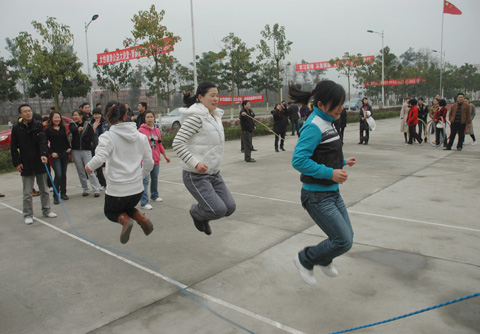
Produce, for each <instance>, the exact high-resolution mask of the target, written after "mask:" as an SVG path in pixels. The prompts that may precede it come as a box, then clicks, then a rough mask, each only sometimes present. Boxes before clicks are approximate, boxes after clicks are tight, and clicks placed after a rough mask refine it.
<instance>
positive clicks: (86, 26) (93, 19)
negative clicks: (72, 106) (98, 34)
mask: <svg viewBox="0 0 480 334" xmlns="http://www.w3.org/2000/svg"><path fill="white" fill-rule="evenodd" d="M96 19H98V14H95V15H93V16H92V19H91V20H90V22H88V24H87V23H85V43H86V46H87V69H88V80H92V76H91V74H90V59H89V57H88V34H87V31H88V27H89V26H90V23H92V22H93V21H95V20H96ZM90 107H91V108H93V88H92V86H90Z"/></svg>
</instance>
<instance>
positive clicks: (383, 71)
mask: <svg viewBox="0 0 480 334" xmlns="http://www.w3.org/2000/svg"><path fill="white" fill-rule="evenodd" d="M367 32H369V33H371V34H377V35H380V36H382V108H383V107H385V48H384V43H383V30H382V32H377V31H373V30H367Z"/></svg>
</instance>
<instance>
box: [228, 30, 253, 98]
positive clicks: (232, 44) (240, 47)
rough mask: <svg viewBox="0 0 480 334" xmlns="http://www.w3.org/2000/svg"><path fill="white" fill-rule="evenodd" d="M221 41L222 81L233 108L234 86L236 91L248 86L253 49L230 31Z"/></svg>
mask: <svg viewBox="0 0 480 334" xmlns="http://www.w3.org/2000/svg"><path fill="white" fill-rule="evenodd" d="M222 43H223V47H222V51H221V53H222V54H224V55H225V58H224V63H223V69H224V71H223V75H222V78H223V80H222V81H223V83H224V84H225V85H226V86H227V87H228V89H229V90H230V95H231V97H232V108H233V106H234V96H235V88H236V89H237V92H238V91H239V89H240V88H247V87H249V84H248V81H249V80H248V74H249V73H250V72H251V70H252V68H253V64H252V63H251V62H250V57H251V55H252V52H253V51H254V50H255V49H254V48H248V47H247V45H246V44H245V42H242V40H241V39H240V38H239V37H237V36H235V34H234V33H230V34H228V36H226V37H224V38H223V39H222Z"/></svg>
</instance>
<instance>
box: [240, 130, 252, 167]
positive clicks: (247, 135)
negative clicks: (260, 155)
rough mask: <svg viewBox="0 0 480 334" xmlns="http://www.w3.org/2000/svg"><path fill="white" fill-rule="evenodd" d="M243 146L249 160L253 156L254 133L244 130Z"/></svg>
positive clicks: (246, 159) (246, 158)
mask: <svg viewBox="0 0 480 334" xmlns="http://www.w3.org/2000/svg"><path fill="white" fill-rule="evenodd" d="M242 144H243V145H242V147H243V150H244V152H245V161H248V160H250V159H251V158H252V150H253V146H252V133H251V132H248V131H243V132H242Z"/></svg>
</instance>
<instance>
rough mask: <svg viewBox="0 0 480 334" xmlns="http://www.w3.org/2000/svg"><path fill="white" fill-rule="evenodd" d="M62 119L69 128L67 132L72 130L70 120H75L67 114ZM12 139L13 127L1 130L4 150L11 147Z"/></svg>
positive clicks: (1, 147)
mask: <svg viewBox="0 0 480 334" xmlns="http://www.w3.org/2000/svg"><path fill="white" fill-rule="evenodd" d="M42 117H48V115H42ZM62 119H63V124H65V126H66V128H67V133H68V131H70V130H69V128H68V124H70V122H72V121H73V120H72V119H71V118H68V117H65V116H62ZM11 140H12V130H11V129H9V130H5V131H2V132H0V149H2V150H5V149H9V148H10V143H11Z"/></svg>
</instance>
